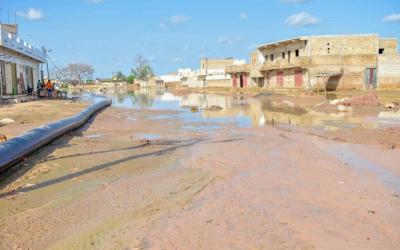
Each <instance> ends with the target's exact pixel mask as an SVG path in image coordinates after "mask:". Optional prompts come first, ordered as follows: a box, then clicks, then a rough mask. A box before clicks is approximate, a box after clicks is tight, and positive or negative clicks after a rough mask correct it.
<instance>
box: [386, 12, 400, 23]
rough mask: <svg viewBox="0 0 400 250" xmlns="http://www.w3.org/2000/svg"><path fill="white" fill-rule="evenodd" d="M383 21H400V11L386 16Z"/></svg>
mask: <svg viewBox="0 0 400 250" xmlns="http://www.w3.org/2000/svg"><path fill="white" fill-rule="evenodd" d="M382 21H383V22H400V13H397V14H392V15H388V16H385V17H384V18H383V19H382Z"/></svg>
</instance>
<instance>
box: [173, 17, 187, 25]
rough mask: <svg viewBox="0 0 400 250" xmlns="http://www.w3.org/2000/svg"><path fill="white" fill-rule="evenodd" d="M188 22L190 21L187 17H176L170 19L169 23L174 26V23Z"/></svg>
mask: <svg viewBox="0 0 400 250" xmlns="http://www.w3.org/2000/svg"><path fill="white" fill-rule="evenodd" d="M189 20H190V17H188V16H184V15H176V16H173V17H171V19H170V22H171V23H174V24H176V23H185V22H187V21H189Z"/></svg>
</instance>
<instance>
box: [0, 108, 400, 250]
mask: <svg viewBox="0 0 400 250" xmlns="http://www.w3.org/2000/svg"><path fill="white" fill-rule="evenodd" d="M172 114H173V112H172V111H151V110H139V111H138V110H128V109H117V108H109V109H107V110H104V111H103V112H101V113H100V114H98V115H97V116H96V117H95V119H93V120H92V121H91V123H90V124H88V125H87V126H86V127H84V128H82V129H81V130H79V131H76V132H74V133H72V134H70V135H68V136H65V137H63V138H61V139H59V140H57V141H55V142H54V143H53V144H51V145H50V146H48V147H46V148H44V149H43V150H41V151H40V152H38V153H37V154H35V155H34V156H33V157H30V158H29V159H28V160H27V161H26V162H24V163H21V164H22V165H20V167H22V169H21V170H20V171H18V172H16V173H13V174H11V176H10V178H8V179H7V181H3V182H2V183H3V185H2V189H1V191H0V248H1V249H19V248H21V249H28V248H30V249H86V248H93V249H396V248H397V247H398V246H399V245H400V234H399V232H400V215H399V213H398V211H399V209H400V197H399V195H400V187H399V186H400V179H399V178H400V173H399V172H400V170H399V167H398V164H396V162H397V163H398V162H400V150H399V149H398V148H395V149H387V148H385V147H382V146H380V145H363V144H350V143H340V142H336V141H331V140H327V139H324V138H321V137H318V136H312V135H307V134H301V133H293V132H291V131H284V130H280V129H276V128H271V127H262V128H237V127H235V126H234V125H229V124H227V125H221V126H220V127H219V128H218V129H215V130H212V131H208V132H204V131H199V130H187V129H182V126H183V125H188V124H183V122H182V121H180V120H176V118H173V117H171V116H170V115H172ZM148 138H151V139H150V141H148V140H147V139H148Z"/></svg>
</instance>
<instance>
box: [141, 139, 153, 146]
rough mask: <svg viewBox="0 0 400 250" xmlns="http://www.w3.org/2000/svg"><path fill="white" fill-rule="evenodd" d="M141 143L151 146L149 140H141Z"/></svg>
mask: <svg viewBox="0 0 400 250" xmlns="http://www.w3.org/2000/svg"><path fill="white" fill-rule="evenodd" d="M140 143H141V144H145V145H147V144H150V143H151V141H150V140H149V139H143V140H140Z"/></svg>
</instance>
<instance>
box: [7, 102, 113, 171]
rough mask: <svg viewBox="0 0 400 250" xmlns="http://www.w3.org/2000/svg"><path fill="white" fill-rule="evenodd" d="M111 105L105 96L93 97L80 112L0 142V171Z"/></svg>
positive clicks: (79, 125)
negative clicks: (91, 101)
mask: <svg viewBox="0 0 400 250" xmlns="http://www.w3.org/2000/svg"><path fill="white" fill-rule="evenodd" d="M109 105H111V100H109V99H107V98H105V97H94V98H93V103H92V104H91V105H90V106H89V107H87V108H86V109H84V110H83V111H81V112H80V113H78V114H76V115H74V116H72V117H69V118H66V119H63V120H60V121H57V122H54V123H50V124H47V125H44V126H41V127H39V128H36V129H33V130H31V131H28V132H26V133H25V134H22V135H21V136H18V137H16V138H13V139H11V140H8V141H7V142H5V143H2V144H0V172H2V171H4V170H6V169H7V168H9V167H11V166H12V165H14V164H16V163H18V162H19V161H21V160H22V159H24V158H25V157H26V156H28V155H30V154H32V153H33V152H35V151H36V150H38V149H39V148H41V147H43V146H45V145H47V144H48V143H50V142H51V141H53V140H54V139H57V138H59V137H61V136H63V135H65V134H66V133H68V132H70V131H72V130H75V129H77V128H79V127H81V126H82V125H83V124H85V122H86V121H87V120H88V119H89V118H90V117H91V116H92V115H93V114H94V113H95V112H97V111H99V110H101V109H103V108H104V107H107V106H109Z"/></svg>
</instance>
